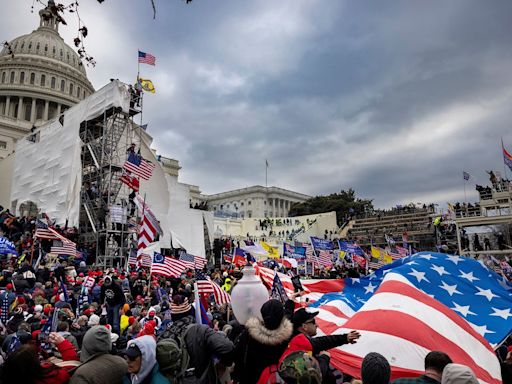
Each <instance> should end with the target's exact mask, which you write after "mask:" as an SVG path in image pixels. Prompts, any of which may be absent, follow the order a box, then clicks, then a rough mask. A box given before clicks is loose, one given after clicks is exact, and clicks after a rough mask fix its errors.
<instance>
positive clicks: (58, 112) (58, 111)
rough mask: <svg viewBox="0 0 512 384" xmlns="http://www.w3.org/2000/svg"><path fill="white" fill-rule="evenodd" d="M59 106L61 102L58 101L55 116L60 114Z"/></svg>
mask: <svg viewBox="0 0 512 384" xmlns="http://www.w3.org/2000/svg"><path fill="white" fill-rule="evenodd" d="M60 107H61V103H58V104H57V116H60Z"/></svg>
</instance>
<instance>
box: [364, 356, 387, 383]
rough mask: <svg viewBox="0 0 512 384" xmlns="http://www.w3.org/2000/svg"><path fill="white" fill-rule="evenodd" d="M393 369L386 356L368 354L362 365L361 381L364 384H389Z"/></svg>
mask: <svg viewBox="0 0 512 384" xmlns="http://www.w3.org/2000/svg"><path fill="white" fill-rule="evenodd" d="M390 378H391V367H390V366H389V363H388V361H387V360H386V358H385V357H384V356H382V355H381V354H380V353H377V352H370V353H369V354H367V355H366V356H365V357H364V359H363V363H362V364H361V379H362V380H363V383H364V384H389V379H390Z"/></svg>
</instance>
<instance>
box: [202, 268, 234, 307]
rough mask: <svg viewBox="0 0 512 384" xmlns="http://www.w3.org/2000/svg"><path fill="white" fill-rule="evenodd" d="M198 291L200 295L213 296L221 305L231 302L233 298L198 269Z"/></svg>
mask: <svg viewBox="0 0 512 384" xmlns="http://www.w3.org/2000/svg"><path fill="white" fill-rule="evenodd" d="M196 283H197V291H198V293H199V294H200V295H208V296H209V295H213V297H214V298H215V302H216V303H217V304H219V305H221V304H226V303H230V302H231V296H230V295H229V293H227V292H226V291H224V290H223V289H222V288H221V287H219V285H218V284H217V283H215V282H214V281H212V280H210V278H209V277H207V276H206V275H205V274H204V273H203V272H201V271H199V270H197V269H196Z"/></svg>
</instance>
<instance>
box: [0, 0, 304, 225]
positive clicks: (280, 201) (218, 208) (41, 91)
mask: <svg viewBox="0 0 512 384" xmlns="http://www.w3.org/2000/svg"><path fill="white" fill-rule="evenodd" d="M53 6H55V3H54V1H53V0H50V1H48V6H47V7H46V8H44V9H42V10H40V11H39V18H40V22H39V27H38V28H37V29H36V30H34V31H33V32H32V33H30V34H28V35H23V36H20V37H17V38H15V39H14V40H12V41H10V42H9V43H8V44H7V45H6V46H4V48H3V49H2V51H1V52H0V160H1V159H5V158H6V157H7V156H8V155H9V154H11V153H13V152H14V150H15V145H16V142H17V141H18V140H20V139H21V138H23V137H25V136H26V135H27V134H29V133H30V131H31V129H32V128H34V127H36V128H37V127H39V126H41V125H43V124H44V123H46V122H47V121H49V120H52V119H55V118H57V117H59V116H60V115H61V113H62V112H64V111H65V110H66V109H68V108H70V107H71V106H73V105H75V104H78V103H79V102H80V101H82V100H84V99H85V98H86V97H87V96H89V95H90V94H92V93H94V92H95V90H94V88H93V86H92V84H91V82H90V81H89V80H88V79H87V74H86V72H85V68H84V66H83V64H82V62H81V60H80V57H79V55H78V54H77V53H76V52H75V51H74V49H73V48H72V47H70V46H69V45H67V44H66V43H65V42H64V40H63V38H62V37H61V36H60V35H59V21H58V20H57V19H56V17H55V15H54V14H53V13H52V12H51V10H50V9H51V7H53ZM159 162H160V163H161V165H162V167H163V168H164V171H165V172H166V173H167V174H169V175H171V176H172V177H175V178H177V177H178V175H179V170H180V166H179V162H178V161H177V160H174V159H169V158H165V157H160V158H159ZM188 189H189V194H190V202H191V203H192V204H195V203H207V204H208V207H209V210H211V211H214V214H215V216H217V217H223V216H228V217H229V216H235V217H239V218H251V217H252V218H254V217H286V216H288V212H289V210H290V208H291V206H292V205H293V204H294V203H297V202H303V201H305V200H307V199H308V198H310V196H307V195H304V194H301V193H298V192H294V191H290V190H286V189H282V188H278V187H268V188H267V187H262V186H258V185H255V186H252V187H248V188H242V189H236V190H232V191H227V192H221V193H218V194H214V195H204V194H201V191H200V190H199V187H198V186H195V185H188ZM0 195H1V193H0ZM0 197H1V196H0Z"/></svg>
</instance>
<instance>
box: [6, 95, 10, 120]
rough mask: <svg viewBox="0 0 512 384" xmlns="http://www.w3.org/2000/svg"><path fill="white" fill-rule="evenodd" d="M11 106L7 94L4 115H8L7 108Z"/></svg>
mask: <svg viewBox="0 0 512 384" xmlns="http://www.w3.org/2000/svg"><path fill="white" fill-rule="evenodd" d="M10 108H11V96H7V99H6V100H5V116H7V117H9V109H10Z"/></svg>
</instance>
